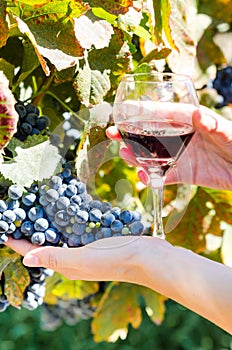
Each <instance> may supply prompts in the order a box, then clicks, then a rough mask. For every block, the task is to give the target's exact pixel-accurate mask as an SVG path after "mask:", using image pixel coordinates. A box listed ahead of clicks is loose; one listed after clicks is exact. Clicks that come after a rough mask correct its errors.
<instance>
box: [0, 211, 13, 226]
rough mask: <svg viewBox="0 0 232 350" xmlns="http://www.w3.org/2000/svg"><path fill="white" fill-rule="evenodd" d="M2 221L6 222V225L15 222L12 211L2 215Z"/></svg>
mask: <svg viewBox="0 0 232 350" xmlns="http://www.w3.org/2000/svg"><path fill="white" fill-rule="evenodd" d="M2 220H4V221H6V222H7V223H11V222H14V221H15V220H16V215H15V213H14V211H13V210H10V209H8V210H6V211H4V213H3V214H2Z"/></svg>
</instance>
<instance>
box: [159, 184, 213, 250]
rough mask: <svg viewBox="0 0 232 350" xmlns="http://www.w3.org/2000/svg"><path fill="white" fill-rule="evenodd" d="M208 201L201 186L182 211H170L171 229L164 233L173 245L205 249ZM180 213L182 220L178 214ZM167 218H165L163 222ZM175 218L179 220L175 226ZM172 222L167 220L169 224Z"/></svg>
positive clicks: (208, 197) (208, 198)
mask: <svg viewBox="0 0 232 350" xmlns="http://www.w3.org/2000/svg"><path fill="white" fill-rule="evenodd" d="M208 201H210V196H209V195H208V194H207V193H206V192H205V191H203V190H202V189H201V188H199V189H198V191H197V192H196V194H195V196H194V197H193V198H192V200H191V201H190V203H189V205H188V207H187V209H186V208H185V210H184V211H183V214H182V212H179V211H178V210H176V209H174V210H173V212H172V221H173V227H174V229H173V230H170V231H169V232H167V233H166V237H167V240H168V241H169V242H171V243H172V244H174V245H177V246H182V247H185V248H187V249H191V250H193V251H195V252H197V253H200V252H202V251H204V250H205V246H206V242H205V234H206V233H207V232H206V230H205V227H204V225H205V221H204V219H205V218H206V216H207V215H208V214H209V211H210V209H209V208H208V207H207V205H206V203H207V202H208ZM181 215H182V220H180V216H181ZM167 219H168V218H165V220H164V222H166V221H167ZM175 220H178V221H179V220H180V222H179V224H178V225H177V226H176V222H175ZM171 224H172V223H170V222H169V226H170V225H171Z"/></svg>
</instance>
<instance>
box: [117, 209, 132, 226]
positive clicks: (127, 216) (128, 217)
mask: <svg viewBox="0 0 232 350" xmlns="http://www.w3.org/2000/svg"><path fill="white" fill-rule="evenodd" d="M119 219H120V220H121V221H122V222H123V223H124V224H129V223H130V222H131V221H132V219H133V215H132V213H131V212H130V211H129V210H123V211H122V212H121V213H120V214H119Z"/></svg>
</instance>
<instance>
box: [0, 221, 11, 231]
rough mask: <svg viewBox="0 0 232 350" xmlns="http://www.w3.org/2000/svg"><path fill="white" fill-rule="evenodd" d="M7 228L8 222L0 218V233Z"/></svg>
mask: <svg viewBox="0 0 232 350" xmlns="http://www.w3.org/2000/svg"><path fill="white" fill-rule="evenodd" d="M8 228H9V225H8V223H7V222H5V221H3V220H0V233H6V232H7V231H8Z"/></svg>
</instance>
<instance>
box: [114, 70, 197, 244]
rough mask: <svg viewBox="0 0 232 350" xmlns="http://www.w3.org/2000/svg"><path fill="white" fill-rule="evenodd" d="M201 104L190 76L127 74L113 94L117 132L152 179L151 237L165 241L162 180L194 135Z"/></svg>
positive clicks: (154, 73) (138, 163)
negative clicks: (196, 116)
mask: <svg viewBox="0 0 232 350" xmlns="http://www.w3.org/2000/svg"><path fill="white" fill-rule="evenodd" d="M198 108H199V103H198V99H197V94H196V91H195V88H194V85H193V82H192V80H191V78H190V77H188V76H185V75H181V74H174V73H159V72H149V73H138V74H127V75H125V76H124V77H123V78H122V80H121V82H120V84H119V87H118V89H117V93H116V96H115V102H114V107H113V116H114V121H115V124H116V125H117V128H118V130H119V133H120V135H121V137H122V139H123V141H124V142H125V144H126V145H127V147H128V148H129V149H130V151H131V152H132V154H133V155H134V157H135V160H136V164H137V166H140V167H142V168H143V169H144V170H145V171H146V172H147V174H148V175H149V179H150V186H151V188H152V194H153V207H154V208H153V209H154V210H153V212H154V222H153V236H156V237H160V238H165V234H164V229H163V222H162V207H163V187H164V182H165V177H166V175H167V173H168V171H170V170H171V169H172V168H173V167H174V166H175V163H176V161H177V159H178V158H179V157H180V155H181V154H182V153H183V151H184V150H185V148H186V147H187V145H188V143H189V142H190V140H191V138H192V136H193V135H194V128H193V124H192V117H193V113H195V112H197V110H198Z"/></svg>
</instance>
